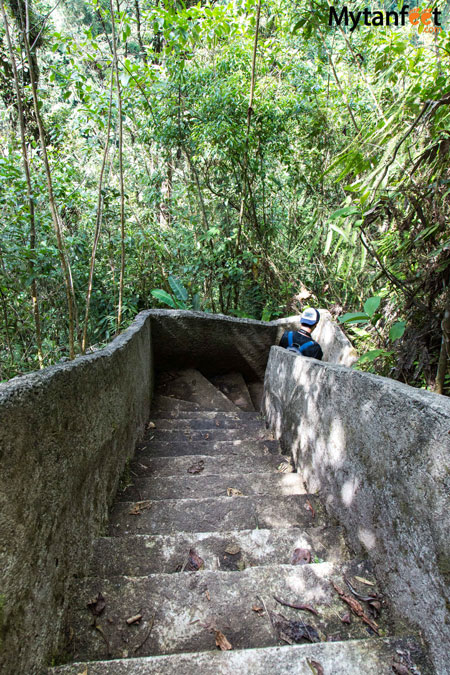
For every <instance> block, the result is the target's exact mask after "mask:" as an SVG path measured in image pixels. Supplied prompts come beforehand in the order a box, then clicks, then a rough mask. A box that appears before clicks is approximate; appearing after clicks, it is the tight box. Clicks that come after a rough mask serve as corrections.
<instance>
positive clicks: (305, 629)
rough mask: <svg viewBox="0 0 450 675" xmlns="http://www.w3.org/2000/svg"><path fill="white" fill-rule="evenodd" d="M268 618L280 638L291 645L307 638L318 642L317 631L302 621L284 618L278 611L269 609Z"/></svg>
mask: <svg viewBox="0 0 450 675" xmlns="http://www.w3.org/2000/svg"><path fill="white" fill-rule="evenodd" d="M269 616H270V620H271V622H272V625H273V626H274V627H275V628H276V630H277V632H278V635H279V637H280V639H281V640H284V641H285V642H287V643H288V644H290V645H292V644H294V642H301V640H308V641H309V642H320V636H319V633H318V632H317V631H316V629H315V628H314V627H313V626H309V625H308V624H307V623H304V622H303V621H293V620H289V619H286V617H284V616H283V615H282V614H278V612H271V611H270V610H269Z"/></svg>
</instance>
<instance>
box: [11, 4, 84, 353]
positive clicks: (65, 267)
mask: <svg viewBox="0 0 450 675" xmlns="http://www.w3.org/2000/svg"><path fill="white" fill-rule="evenodd" d="M2 6H3V1H2ZM28 26H29V14H28V3H26V25H25V31H23V43H24V46H25V52H26V57H27V62H28V67H29V70H30V81H31V92H32V95H33V106H34V114H35V116H36V122H37V125H38V129H39V139H40V143H41V150H42V161H43V163H44V169H45V175H46V179H47V190H48V201H49V204H50V212H51V216H52V222H53V227H54V229H55V234H56V241H57V245H58V253H59V258H60V261H61V268H62V272H63V277H64V285H65V289H66V298H67V309H68V314H69V317H68V318H69V356H70V358H71V359H73V358H75V348H74V306H73V297H74V290H73V285H72V277H71V273H70V265H69V262H68V260H67V258H66V252H65V247H64V241H63V236H62V232H61V224H60V219H59V214H58V210H57V207H56V202H55V197H54V193H53V181H52V174H51V170H50V163H49V161H48V155H47V144H46V140H45V132H44V125H43V123H42V119H41V113H40V110H39V100H38V92H37V84H36V77H35V71H34V66H33V63H34V62H33V59H32V56H31V49H30V43H29V40H28Z"/></svg>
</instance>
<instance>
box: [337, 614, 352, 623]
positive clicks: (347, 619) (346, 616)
mask: <svg viewBox="0 0 450 675" xmlns="http://www.w3.org/2000/svg"><path fill="white" fill-rule="evenodd" d="M339 618H340V620H341V621H342V623H351V622H352V619H351V614H350V612H346V613H345V614H344V615H343V616H340V617H339Z"/></svg>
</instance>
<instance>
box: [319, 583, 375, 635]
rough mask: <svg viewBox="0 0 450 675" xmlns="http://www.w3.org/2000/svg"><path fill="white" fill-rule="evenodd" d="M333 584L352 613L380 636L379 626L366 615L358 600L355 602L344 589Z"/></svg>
mask: <svg viewBox="0 0 450 675" xmlns="http://www.w3.org/2000/svg"><path fill="white" fill-rule="evenodd" d="M331 584H332V586H333V588H334V590H335V591H336V593H338V595H339V596H340V598H341V600H342V601H343V602H345V603H346V604H347V605H348V606H349V607H350V609H351V610H352V612H353V613H354V614H356V616H359V617H360V618H361V619H362V620H363V621H364V623H366V624H367V625H368V626H370V628H371V629H372V630H373V631H374V632H375V633H377V635H378V631H379V629H378V626H377V624H376V623H375V621H372V619H370V618H369V617H368V616H367V615H366V614H365V613H364V610H363V608H362V606H361V605H360V603H359V602H358V601H357V600H355V598H352V597H351V595H348V593H346V592H345V591H344V590H343V589H342V588H340V587H339V586H338V585H337V584H335V583H334V581H332V582H331Z"/></svg>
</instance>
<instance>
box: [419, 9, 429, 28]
mask: <svg viewBox="0 0 450 675" xmlns="http://www.w3.org/2000/svg"><path fill="white" fill-rule="evenodd" d="M420 20H421V22H422V23H423V25H424V26H429V25H430V23H431V9H424V10H423V12H422V16H421V17H420Z"/></svg>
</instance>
